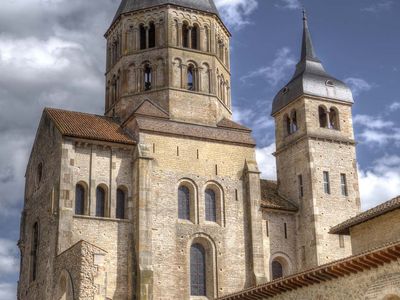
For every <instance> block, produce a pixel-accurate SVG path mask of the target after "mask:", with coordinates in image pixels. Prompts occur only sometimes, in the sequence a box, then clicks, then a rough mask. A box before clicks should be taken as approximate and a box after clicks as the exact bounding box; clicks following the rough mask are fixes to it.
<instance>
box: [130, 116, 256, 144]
mask: <svg viewBox="0 0 400 300" xmlns="http://www.w3.org/2000/svg"><path fill="white" fill-rule="evenodd" d="M135 121H136V125H137V126H138V129H139V130H140V131H143V132H151V133H157V134H162V135H173V136H184V137H189V138H195V139H201V140H208V141H215V142H220V143H229V144H236V145H243V146H249V147H254V146H255V142H254V139H253V138H252V136H251V132H250V131H244V130H235V129H231V128H224V127H213V126H205V125H197V124H188V123H181V122H176V121H171V120H166V119H160V118H150V117H146V116H137V117H136V118H135ZM127 127H128V128H129V127H130V126H129V124H127Z"/></svg>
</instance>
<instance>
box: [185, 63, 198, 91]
mask: <svg viewBox="0 0 400 300" xmlns="http://www.w3.org/2000/svg"><path fill="white" fill-rule="evenodd" d="M187 87H188V90H189V91H194V90H195V87H196V85H195V70H194V66H193V65H189V67H188V72H187Z"/></svg>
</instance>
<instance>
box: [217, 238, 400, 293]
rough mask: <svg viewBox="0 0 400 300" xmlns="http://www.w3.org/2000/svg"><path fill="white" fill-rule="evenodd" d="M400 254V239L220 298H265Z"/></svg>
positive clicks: (391, 259)
mask: <svg viewBox="0 0 400 300" xmlns="http://www.w3.org/2000/svg"><path fill="white" fill-rule="evenodd" d="M399 258H400V241H397V242H394V243H390V244H387V245H384V246H382V247H380V248H377V249H374V250H370V251H368V252H365V253H362V254H359V255H355V256H350V257H347V258H344V259H342V260H338V261H335V262H332V263H329V264H326V265H323V266H319V267H316V268H313V269H310V270H307V271H304V272H302V273H298V274H294V275H291V276H288V277H285V278H281V279H277V280H274V281H271V282H268V283H265V284H261V285H258V286H255V287H252V288H249V289H245V290H243V291H241V292H237V293H234V294H231V295H227V296H224V297H221V298H219V299H220V300H249V299H253V300H263V299H268V298H274V297H275V296H277V295H282V294H284V293H286V292H290V291H292V290H294V289H299V288H305V287H308V286H311V285H314V284H321V283H324V282H329V281H332V280H337V279H338V278H343V277H346V276H350V275H352V274H358V273H361V272H364V271H368V270H370V269H371V268H379V267H380V266H383V265H384V264H389V263H392V262H396V261H397V260H398V259H399Z"/></svg>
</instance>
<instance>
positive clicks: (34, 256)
mask: <svg viewBox="0 0 400 300" xmlns="http://www.w3.org/2000/svg"><path fill="white" fill-rule="evenodd" d="M38 251H39V223H38V222H36V223H35V224H33V227H32V245H31V281H35V280H36V278H37V271H38Z"/></svg>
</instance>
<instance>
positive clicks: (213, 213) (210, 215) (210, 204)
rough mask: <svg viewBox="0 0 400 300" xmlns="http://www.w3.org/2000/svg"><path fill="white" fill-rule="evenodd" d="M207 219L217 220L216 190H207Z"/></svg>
mask: <svg viewBox="0 0 400 300" xmlns="http://www.w3.org/2000/svg"><path fill="white" fill-rule="evenodd" d="M205 210H206V221H210V222H217V199H216V195H215V192H214V190H212V189H207V190H206V192H205Z"/></svg>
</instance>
